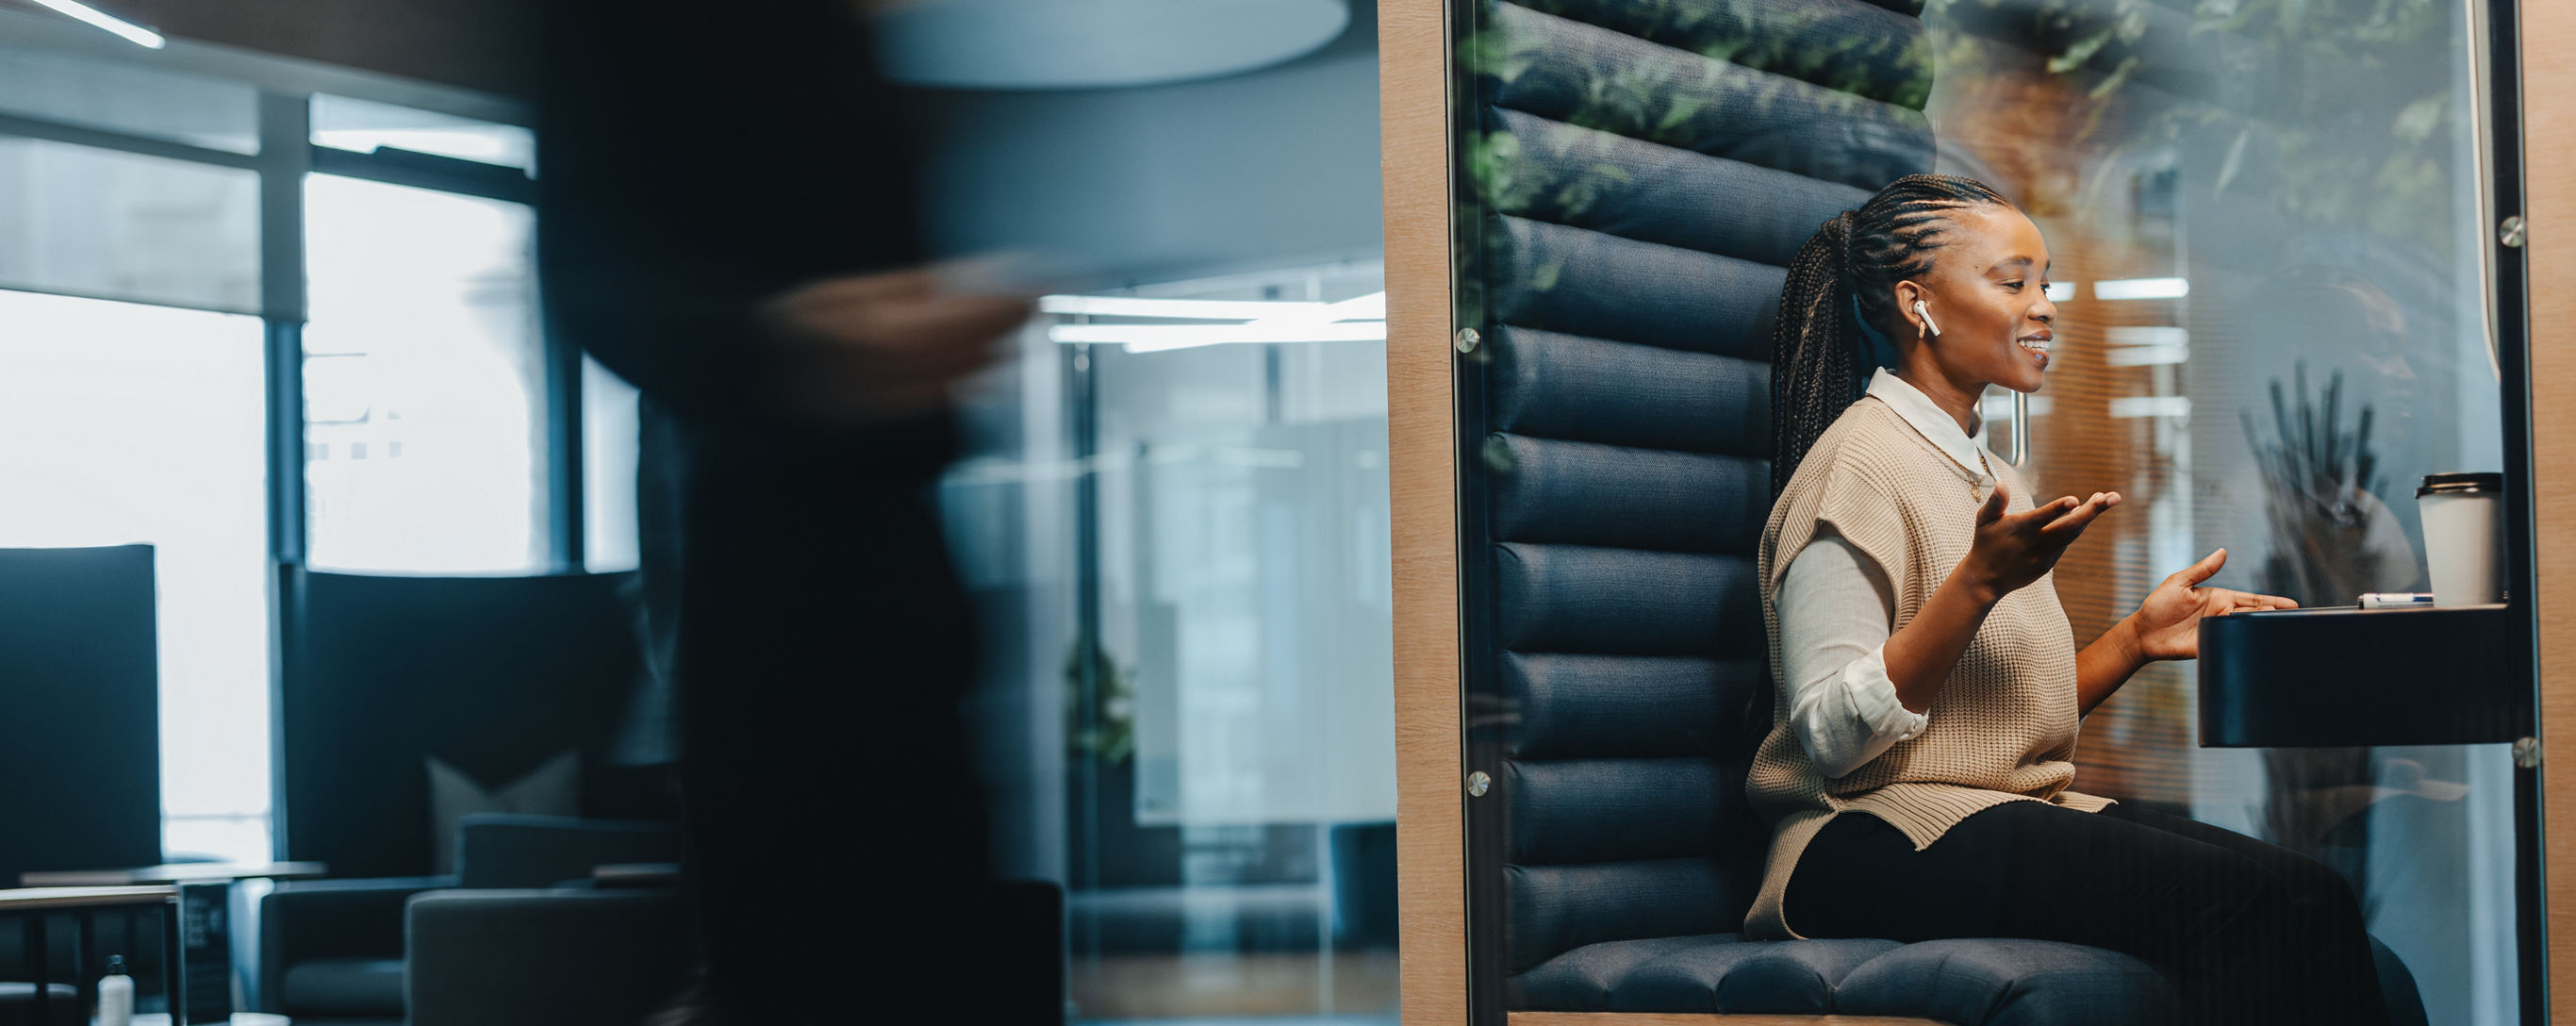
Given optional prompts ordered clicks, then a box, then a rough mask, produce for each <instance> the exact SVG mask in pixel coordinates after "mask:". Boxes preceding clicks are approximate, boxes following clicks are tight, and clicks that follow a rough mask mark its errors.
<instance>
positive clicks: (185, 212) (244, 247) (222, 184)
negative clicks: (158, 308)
mask: <svg viewBox="0 0 2576 1026" xmlns="http://www.w3.org/2000/svg"><path fill="white" fill-rule="evenodd" d="M0 286H6V287H9V288H20V289H30V290H34V291H39V292H58V293H66V294H70V295H78V296H95V297H101V298H110V299H131V300H136V301H139V302H151V303H167V304H171V305H175V306H191V307H200V308H206V309H215V310H226V311H234V312H243V313H247V312H252V311H256V310H257V309H258V308H259V176H258V175H257V174H255V173H253V172H250V171H246V170H241V169H238V168H227V167H211V166H207V165H204V164H189V163H184V162H180V161H174V160H163V159H160V158H157V157H138V156H134V155H132V154H127V153H116V152H111V151H108V150H100V149H93V148H90V147H86V146H73V145H69V144H66V143H56V142H47V141H44V140H40V139H18V138H10V137H7V136H0Z"/></svg>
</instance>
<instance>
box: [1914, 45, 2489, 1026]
mask: <svg viewBox="0 0 2576 1026" xmlns="http://www.w3.org/2000/svg"><path fill="white" fill-rule="evenodd" d="M2134 6H2135V8H2136V9H2135V12H2134V14H2132V15H2130V16H2128V19H2127V20H2125V21H2124V20H2123V19H2122V18H2119V17H2114V16H2112V15H2111V13H2110V11H2111V9H2110V8H2109V7H2108V6H2105V7H2104V8H2103V9H2102V11H2101V12H2099V13H2096V14H2093V15H2078V16H2076V17H2074V19H2073V20H2072V21H2071V22H2070V23H2068V24H2067V25H2061V26H2057V27H2053V28H2050V29H2048V30H2046V31H2042V30H2041V29H2040V28H2038V27H2037V26H2036V25H2035V24H2024V23H2020V22H2017V21H2015V20H2013V19H2009V18H1999V17H1994V16H1992V15H1989V14H1987V13H1985V12H1982V11H1979V10H1977V9H1975V8H1974V7H1973V5H1964V4H1951V5H1936V6H1935V9H1934V11H1933V13H1932V14H1931V15H1930V23H1931V25H1932V26H1933V28H1934V29H1935V31H1936V38H1937V39H1938V40H1939V42H1938V45H1937V47H1936V52H1937V53H1938V54H1939V55H1940V58H1941V59H1940V62H1939V67H1938V71H1937V74H1936V76H1935V84H1934V91H1933V94H1932V99H1931V104H1930V107H1929V109H1928V113H1929V114H1930V116H1931V119H1932V123H1933V127H1934V129H1935V131H1936V132H1937V133H1938V134H1939V135H1940V138H1941V141H1942V148H1941V155H1942V163H1943V165H1944V166H1943V168H1942V170H1945V171H1952V172H1955V173H1959V174H1966V175H1971V176H1974V177H1977V178H1980V179H1982V180H1985V181H1988V182H1990V183H1992V184H1993V185H1995V186H1997V187H1998V188H2000V189H2001V190H2002V191H2003V192H2004V193H2005V194H2006V195H2009V196H2011V197H2013V198H2014V199H2015V201H2017V202H2018V203H2020V204H2021V205H2022V207H2023V208H2024V209H2026V210H2028V211H2029V212H2030V213H2031V215H2032V216H2033V218H2034V219H2035V220H2036V221H2037V222H2038V223H2039V225H2040V227H2041V228H2042V229H2043V230H2044V231H2045V232H2046V233H2047V239H2048V245H2049V249H2050V252H2051V255H2052V256H2053V257H2054V258H2055V260H2056V270H2055V273H2054V280H2055V281H2056V282H2057V283H2058V284H2059V285H2060V287H2061V289H2062V290H2063V291H2064V292H2065V293H2066V298H2065V299H2064V300H2062V301H2060V302H2059V303H2058V308H2059V316H2060V318H2061V320H2060V326H2059V330H2058V338H2057V342H2056V345H2055V348H2054V351H2053V352H2052V359H2051V363H2050V364H2049V367H2048V383H2047V387H2046V389H2045V391H2044V392H2042V393H2041V394H2040V395H2039V396H2038V397H2035V398H2034V399H2033V400H2032V402H2033V409H2032V411H2031V412H2032V434H2033V436H2034V438H2035V442H2034V446H2033V448H2034V450H2035V453H2036V458H2037V462H2036V470H2035V477H2036V479H2037V480H2038V481H2039V482H2040V485H2039V487H2041V488H2044V489H2049V490H2051V492H2050V493H2051V494H2054V493H2055V492H2057V491H2075V492H2079V493H2080V492H2089V491H2091V490H2095V489H2111V488H2116V489H2118V490H2120V491H2121V492H2122V493H2123V494H2124V496H2125V497H2126V498H2127V500H2128V505H2127V506H2125V507H2124V508H2123V509H2121V510H2119V511H2118V512H2117V514H2116V515H2114V516H2111V517H2109V518H2108V519H2106V520H2104V521H2103V522H2101V523H2099V524H2097V525H2096V526H2095V527H2094V528H2093V529H2092V530H2091V531H2090V532H2088V534H2087V536H2086V540H2085V541H2084V543H2083V544H2081V545H2079V546H2077V547H2075V548H2074V549H2073V550H2071V551H2070V552H2069V553H2068V554H2067V557H2066V559H2065V561H2064V562H2062V563H2060V564H2059V568H2058V572H2057V581H2058V592H2059V595H2060V597H2061V598H2062V599H2063V601H2064V604H2065V606H2066V610H2067V613H2068V616H2069V618H2070V619H2071V620H2072V621H2073V622H2074V626H2075V632H2076V635H2077V637H2078V638H2079V639H2089V638H2091V637H2093V636H2095V635H2097V634H2099V633H2101V632H2103V631H2104V630H2107V629H2109V628H2110V627H2111V626H2112V624H2113V622H2114V621H2115V620H2117V619H2118V618H2119V617H2121V616H2123V615H2126V614H2127V613H2128V612H2129V611H2130V610H2132V609H2135V608H2136V607H2137V605H2138V603H2139V602H2140V601H2141V600H2142V599H2143V598H2144V597H2145V596H2146V594H2147V592H2148V591H2149V590H2150V589H2152V588H2153V587H2154V586H2155V585H2156V583H2157V582H2158V581H2160V580H2162V579H2163V578H2164V576H2165V575H2166V574H2170V573H2172V572H2174V571H2175V570H2177V569H2180V568H2182V567H2183V566H2186V565H2188V564H2190V563H2191V562H2192V561H2194V560H2196V559H2198V558H2200V557H2201V556H2203V555H2205V554H2207V553H2208V552H2209V551H2210V550H2212V549H2216V548H2219V547H2225V548H2226V549H2227V550H2228V561H2227V566H2226V568H2225V569H2224V570H2222V571H2221V572H2220V573H2219V575H2218V576H2217V577H2216V578H2215V579H2213V580H2212V581H2211V583H2212V584H2214V585H2218V586H2222V587H2230V588H2239V589H2245V590H2252V591H2261V592H2265V593H2270V594H2278V595H2285V596H2288V597H2290V598H2294V599H2296V600H2298V601H2300V602H2301V603H2303V604H2305V605H2308V606H2311V607H2318V606H2350V605H2352V604H2353V603H2354V602H2355V601H2356V598H2357V596H2359V595H2360V594H2361V593H2364V592H2392V591H2393V592H2408V591H2419V590H2424V589H2426V588H2427V585H2428V581H2427V577H2426V573H2425V558H2424V551H2425V550H2424V543H2423V538H2424V535H2423V528H2422V524H2421V522H2420V517H2419V514H2418V512H2417V506H2416V500H2415V498H2414V495H2413V494H2412V493H2413V490H2414V488H2415V484H2416V481H2417V479H2419V478H2421V477H2422V476H2423V475H2426V474H2431V473H2438V472H2444V471H2455V470H2475V471H2495V470H2500V469H2502V464H2503V435H2502V418H2501V413H2500V410H2499V402H2500V397H2501V392H2500V390H2499V386H2498V370H2497V368H2496V366H2495V364H2494V362H2493V357H2492V356H2491V353H2490V350H2489V346H2488V335H2487V332H2488V326H2487V324H2486V316H2485V308H2484V304H2485V302H2486V284H2485V279H2484V277H2483V275H2482V268H2481V266H2480V258H2481V253H2482V252H2483V246H2484V243H2483V238H2484V236H2485V230H2484V227H2483V225H2484V215H2483V214H2482V213H2481V211H2480V200H2479V193H2478V190H2479V188H2480V182H2479V175H2480V166H2479V162H2478V154H2477V149H2476V148H2477V145H2478V133H2477V128H2476V124H2475V120H2474V117H2475V111H2474V110H2473V109H2472V105H2471V98H2472V96H2473V93H2474V90H2473V87H2472V84H2471V80H2470V76H2471V74H2472V70H2473V69H2472V66H2471V61H2470V51H2469V44H2468V40H2469V39H2470V38H2471V35H2470V32H2469V28H2468V26H2467V25H2466V24H2465V23H2464V20H2465V17H2466V15H2467V13H2468V10H2469V8H2468V7H2467V6H2466V5H2461V4H2418V5H2399V6H2395V7H2388V6H2380V5H2373V4H2368V3H2352V2H2337V3H2321V4H2309V5H2303V6H2302V5H2287V6H2271V5H2262V4H2245V5H2241V6H2240V5H2234V4H2229V5H2224V6H2225V8H2226V9H2224V10H2222V9H2220V7H2218V6H2213V5H2207V4H2204V5H2201V6H2200V7H2199V8H2197V9H2188V8H2167V7H2160V6H2156V5H2149V4H2141V5H2134ZM2124 9H2125V8H2124ZM2002 400H2003V395H2002V393H2001V391H2000V390H1998V392H1997V394H1996V395H1995V396H1994V397H1993V398H1992V399H1990V401H1989V403H1988V406H1987V409H1988V410H1989V412H1992V413H1996V414H2000V415H2003V416H2006V417H2008V416H2009V406H2008V404H2007V403H2005V402H2003V401H2002ZM1999 426H2000V425H1999ZM2196 680H2197V667H2196V664H2194V663H2190V662H2168V663H2156V664H2152V665H2151V666H2149V667H2148V668H2147V670H2146V671H2144V672H2142V673H2140V674H2139V675H2138V676H2137V677H2136V678H2134V679H2132V680H2131V681H2130V682H2129V684H2128V685H2127V686H2126V687H2125V688H2123V689H2122V691H2121V692H2120V694H2119V695H2118V696H2116V697H2115V698H2113V699H2112V700H2111V701H2110V702H2108V703H2106V704H2105V705H2103V706H2102V707H2101V709H2100V710H2099V711H2098V712H2096V713H2095V714H2094V715H2093V717H2092V718H2091V719H2090V720H2089V721H2088V722H2087V724H2086V727H2085V731H2084V741H2083V746H2082V748H2081V749H2079V751H2078V753H2077V761H2078V763H2079V765H2080V766H2081V771H2080V774H2079V777H2078V786H2079V787H2080V788H2082V789H2084V790H2087V791H2090V792H2094V793H2098V794H2104V795H2108V796H2112V797H2117V798H2120V799H2122V800H2123V801H2127V802H2131V803H2135V804H2141V805H2148V806H2152V807H2157V808H2163V809H2168V810H2172V811H2177V812H2186V813H2188V814H2190V815H2192V816H2194V817H2196V818H2199V819H2201V820H2204V821H2207V822H2211V823H2215V824H2218V825H2221V826H2225V827H2228V828H2230V829H2233V830H2236V831H2239V832H2241V833H2246V834H2250V835H2252V836H2255V837H2259V838H2262V839H2265V840H2268V841H2271V842H2273V843H2276V844H2280V845H2283V846H2286V847H2289V848H2291V849H2293V850H2297V851H2300V852H2302V853H2305V854H2308V855H2311V856H2313V857H2316V858H2318V859H2321V860H2323V861H2325V862H2326V863H2327V864H2329V865H2331V866H2333V867H2335V868H2336V869H2338V870H2340V871H2341V872H2342V873H2343V875H2344V876H2345V877H2346V878H2347V879H2348V880H2349V882H2350V883H2351V884H2352V886H2353V888H2354V891H2355V893H2356V895H2357V896H2358V897H2359V898H2360V900H2361V903H2362V907H2363V908H2364V909H2366V910H2368V920H2369V925H2370V928H2371V932H2372V933H2373V934H2375V935H2376V936H2378V937H2379V938H2381V939H2382V940H2383V941H2384V942H2385V943H2386V944H2387V945H2388V946H2389V947H2390V949H2391V950H2393V951H2395V952H2396V953H2397V954H2398V956H2399V957H2400V958H2402V959H2403V960H2404V961H2405V962H2406V964H2407V966H2408V967H2409V968H2410V969H2411V970H2412V971H2413V973H2414V977H2415V981H2416V983H2417V985H2418V986H2419V987H2420V988H2421V989H2422V991H2423V995H2424V999H2425V1003H2426V1006H2427V1009H2428V1011H2429V1013H2430V1015H2431V1021H2432V1022H2434V1023H2470V1022H2481V1023H2483V1022H2506V1021H2510V1020H2511V1019H2512V1018H2513V1017H2514V1016H2515V1014H2516V1004H2515V1002H2516V997H2515V991H2514V964H2515V957H2514V955H2515V948H2514V937H2513V923H2514V914H2513V908H2514V906H2513V862H2512V823H2513V820H2512V811H2513V810H2512V770H2511V767H2510V759H2509V755H2508V753H2507V752H2506V750H2505V748H2504V746H2502V745H2485V746H2468V747H2442V748H2382V749H2376V750H2373V749H2293V748H2282V749H2270V750H2230V749H2204V748H2199V747H2196V746H2195V743H2194V738H2195V734H2196V727H2197V724H2198V720H2197V705H2196V702H2195V696H2196ZM2374 789H2376V790H2374Z"/></svg>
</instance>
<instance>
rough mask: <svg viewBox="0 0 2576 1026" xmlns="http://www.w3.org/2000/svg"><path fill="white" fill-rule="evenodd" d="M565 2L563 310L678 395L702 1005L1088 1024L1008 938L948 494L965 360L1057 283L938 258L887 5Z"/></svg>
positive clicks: (585, 332)
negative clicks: (944, 264)
mask: <svg viewBox="0 0 2576 1026" xmlns="http://www.w3.org/2000/svg"><path fill="white" fill-rule="evenodd" d="M547 22H548V32H547V41H548V45H547V48H546V50H545V51H544V57H545V67H544V76H545V77H544V87H543V90H542V93H541V98H540V121H539V125H538V133H539V134H538V139H539V145H540V148H541V149H540V155H539V156H540V159H539V167H540V172H539V191H540V218H539V245H540V260H541V267H542V273H543V281H544V283H545V285H544V290H545V299H546V310H547V314H548V316H549V318H550V319H551V322H552V323H551V326H552V328H553V329H554V330H555V331H557V332H559V333H560V334H561V335H562V336H563V337H565V338H568V339H570V340H572V341H574V342H576V343H578V344H579V345H580V346H581V347H582V348H583V349H584V350H586V351H588V352H590V353H592V354H594V355H595V356H596V357H597V358H598V359H599V360H600V362H601V363H603V364H605V365H607V366H608V367H609V368H610V369H612V370H614V371H616V372H617V373H618V374H619V375H620V376H622V377H624V378H626V380H628V381H630V382H632V383H634V384H635V385H636V386H637V387H638V388H639V389H641V391H642V393H643V398H644V404H645V406H646V415H645V416H646V418H647V424H646V430H645V439H646V442H645V448H646V451H645V454H644V456H643V462H644V468H643V472H642V473H641V474H640V475H639V477H640V481H639V496H640V501H641V503H642V505H643V510H642V511H641V512H642V517H641V519H642V524H641V529H642V534H643V548H644V563H645V566H644V573H645V578H646V591H647V595H648V598H647V606H648V611H647V621H648V626H649V631H650V633H651V634H652V635H653V640H654V643H655V645H656V647H657V649H658V648H663V646H668V648H667V649H666V651H668V652H669V653H670V655H671V660H672V663H673V664H674V665H675V675H676V677H677V681H678V692H679V693H678V696H677V702H676V705H677V708H678V709H679V720H680V723H679V727H680V729H679V733H680V744H679V746H680V753H679V755H680V779H681V799H682V808H683V820H684V829H685V831H686V834H687V837H688V852H687V857H688V865H687V873H686V877H687V881H688V886H689V888H690V890H691V893H692V896H693V898H694V900H695V903H696V906H697V911H698V915H699V917H700V921H701V926H702V936H701V940H702V943H703V946H704V957H705V975H704V979H703V980H702V982H701V984H700V987H699V989H698V991H697V993H696V994H695V996H694V997H693V998H692V999H691V1000H690V1001H689V1002H688V1003H687V1004H686V1005H685V1006H684V1007H683V1009H681V1010H680V1011H679V1012H678V1013H676V1014H675V1015H674V1016H672V1018H673V1019H674V1020H675V1021H683V1022H698V1023H741V1024H762V1026H768V1024H779V1023H802V1022H823V1021H826V1020H830V1021H834V1022H847V1021H854V1020H866V1021H884V1022H903V1021H929V1020H930V1019H931V1017H934V1016H935V1017H936V1018H937V1019H938V1020H940V1021H946V1020H951V1019H963V1020H970V1021H1023V1020H1024V1019H1025V1018H1028V1017H1041V1018H1060V1010H1061V1007H1062V1006H1061V1000H1060V998H1059V997H1058V996H1057V995H1056V994H1055V993H1054V990H1053V980H1054V978H1055V976H1054V973H1053V971H1052V970H1051V968H1050V967H1049V966H1048V965H1035V966H1027V967H1024V968H1025V969H1027V970H1028V971H1022V970H1019V969H1015V968H1014V967H1015V966H1021V965H1022V963H1020V962H1014V961H1012V960H1011V959H1009V958H997V957H996V956H995V955H994V953H993V949H994V945H995V940H994V937H993V936H992V931H993V930H994V929H995V928H996V927H995V919H994V910H995V908H996V905H995V904H994V901H993V898H992V895H993V894H994V893H995V892H994V889H993V886H992V881H991V879H990V874H989V870H988V868H987V866H988V853H987V850H986V844H987V827H986V823H985V818H984V817H985V805H984V802H983V800H982V795H981V793H980V788H979V786H978V784H977V782H976V776H975V773H974V768H973V766H972V765H970V759H969V757H968V754H967V741H966V737H965V732H964V727H963V724H962V721H961V715H960V710H959V703H960V700H961V698H962V696H963V695H964V693H965V691H966V689H967V687H968V686H969V683H970V682H971V681H972V680H973V678H974V669H975V666H974V663H975V649H974V638H973V631H972V626H971V622H970V620H969V611H968V609H967V608H966V605H965V603H964V599H963V593H962V591H961V589H960V587H959V584H958V582H957V580H956V579H955V577H954V574H953V572H952V570H951V568H950V566H949V563H948V558H947V553H946V549H945V546H944V545H943V544H942V541H941V538H940V534H939V524H938V520H937V518H936V515H935V511H934V509H933V507H932V505H931V497H930V486H931V484H932V483H933V482H934V480H935V479H936V477H937V475H938V474H939V472H940V469H941V468H942V467H943V466H944V465H945V464H946V463H947V462H948V461H949V460H950V459H951V457H952V455H953V453H954V451H955V445H956V443H955V438H954V432H953V428H952V425H951V423H950V420H949V417H948V410H947V394H948V389H949V386H950V385H951V384H952V383H953V382H955V381H956V380H957V379H958V378H959V377H961V376H963V375H965V374H967V373H969V372H971V371H973V370H975V369H976V368H978V367H980V366H982V365H984V364H985V363H986V362H988V361H989V360H990V359H991V357H992V353H993V350H994V343H995V341H996V340H997V339H999V338H1001V337H1002V336H1003V335H1005V334H1006V333H1008V332H1009V331H1010V330H1011V329H1012V328H1014V327H1016V326H1017V325H1018V324H1020V323H1021V322H1023V321H1024V320H1025V319H1026V318H1027V316H1028V315H1029V308H1028V305H1027V304H1026V303H1025V302H1024V301H1021V300H1018V299H1011V298H998V297H990V296H975V295H961V294H956V293H952V292H949V291H946V290H944V289H943V288H942V287H941V286H940V285H939V283H938V282H937V280H936V279H935V276H934V275H932V274H931V273H929V272H927V271H923V270H919V269H907V268H917V267H918V265H919V263H920V261H921V259H922V255H923V254H922V243H921V241H920V238H919V226H918V224H917V219H916V210H917V203H916V198H915V189H914V174H915V171H916V166H917V163H916V159H915V157H916V148H915V143H914V138H915V135H914V131H913V128H914V126H913V125H911V124H910V123H909V122H908V120H907V111H906V105H905V103H904V101H903V96H902V95H901V93H900V92H899V91H898V90H896V89H895V88H893V87H891V86H889V85H888V84H886V83H885V82H884V81H883V80H881V79H880V78H878V77H877V76H876V75H875V73H874V70H873V59H872V55H871V53H870V49H869V45H868V40H867V38H866V31H865V26H864V24H863V19H862V12H861V11H860V9H859V8H858V6H857V5H853V4H847V3H816V2H789V0H754V2H749V3H743V4H733V5H722V6H716V7H709V6H706V5H703V4H689V5H685V6H684V5H681V4H676V3H669V2H661V0H642V2H622V3H607V2H604V0H550V2H549V10H548V16H547ZM1054 943H1055V942H1054V938H1053V937H1052V935H1051V934H1050V935H1049V936H1048V937H1047V938H1046V945H1047V949H1046V951H1045V952H1043V954H1045V955H1046V956H1047V957H1054V955H1053V945H1054ZM680 982H681V981H673V983H674V990H675V991H676V990H677V989H678V987H679V984H680ZM1015 988H1016V990H1015ZM1040 990H1043V991H1044V992H1043V993H1040V992H1038V991H1040ZM1023 992H1025V993H1023ZM1050 1010H1052V1011H1053V1012H1054V1014H1053V1015H1049V1014H1048V1012H1049V1011H1050Z"/></svg>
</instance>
